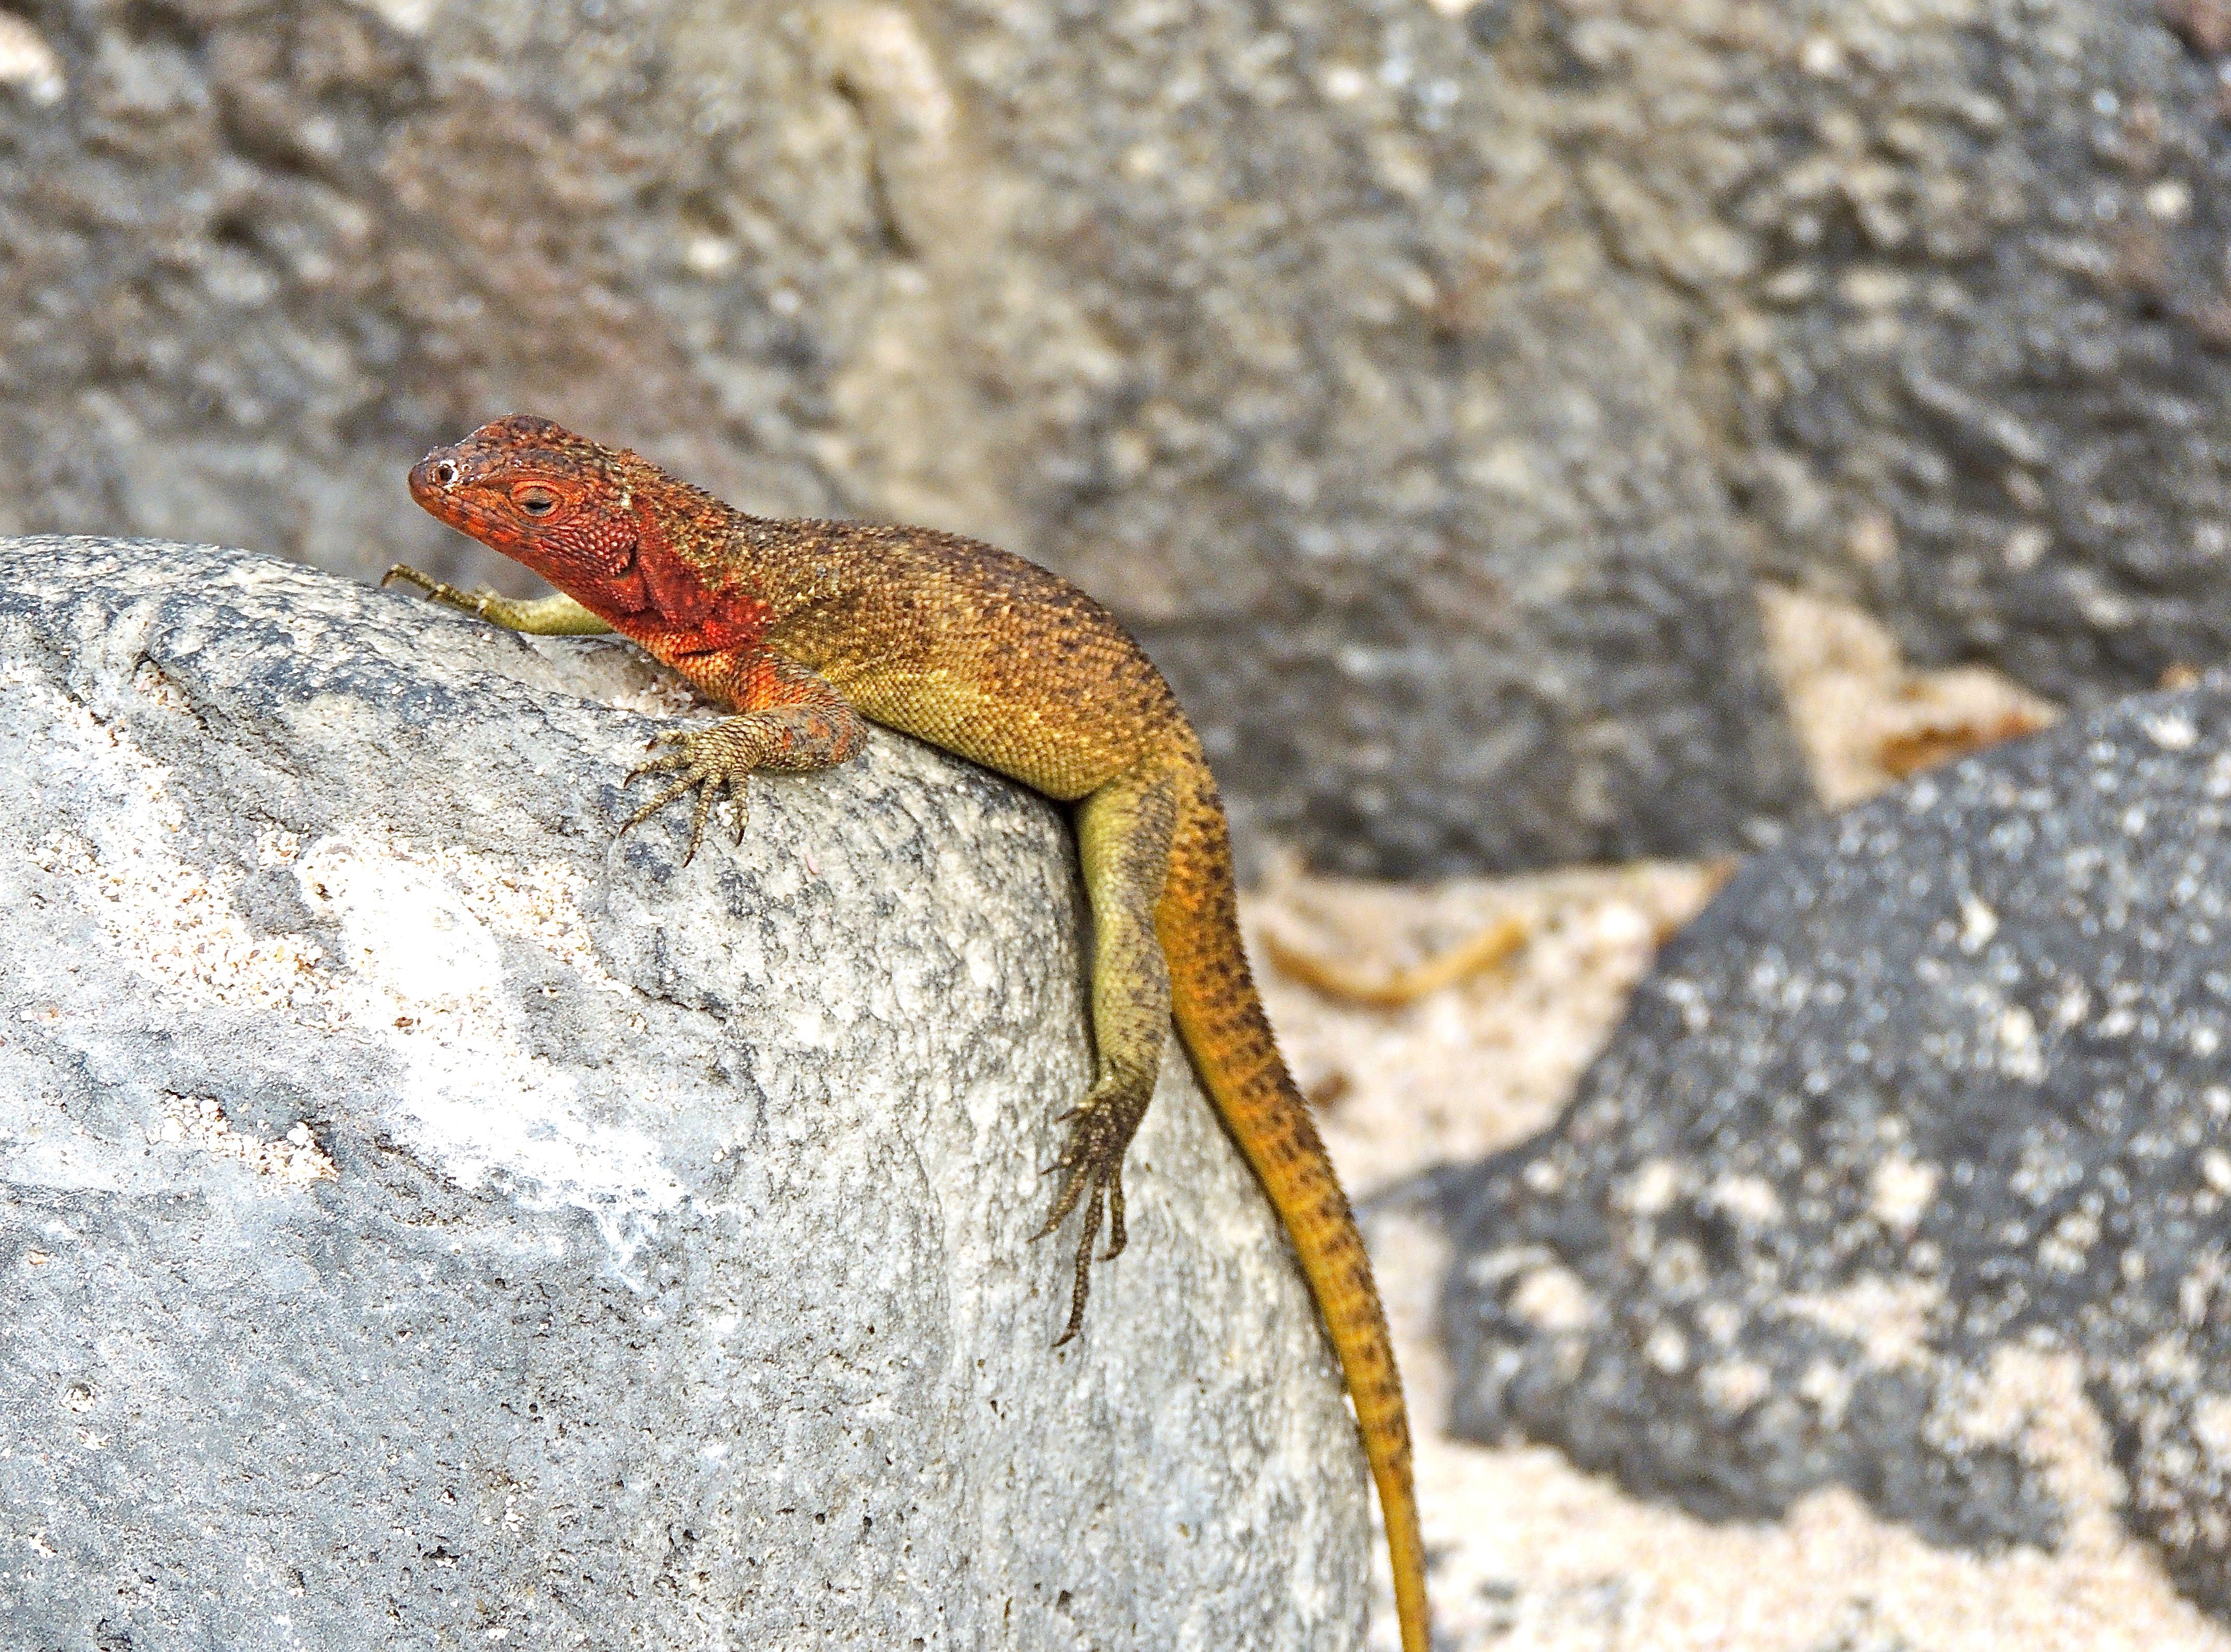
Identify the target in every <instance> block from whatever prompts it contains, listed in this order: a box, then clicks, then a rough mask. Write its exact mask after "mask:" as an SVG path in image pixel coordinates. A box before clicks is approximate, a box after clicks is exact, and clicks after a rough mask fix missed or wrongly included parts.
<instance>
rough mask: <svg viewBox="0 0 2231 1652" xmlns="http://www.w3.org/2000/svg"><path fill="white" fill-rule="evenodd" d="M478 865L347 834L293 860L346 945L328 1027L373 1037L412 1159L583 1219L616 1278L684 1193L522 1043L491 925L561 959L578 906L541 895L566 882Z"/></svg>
mask: <svg viewBox="0 0 2231 1652" xmlns="http://www.w3.org/2000/svg"><path fill="white" fill-rule="evenodd" d="M444 858H446V860H447V861H449V865H450V866H453V867H456V866H464V867H471V868H472V872H471V874H470V875H469V876H468V877H467V878H466V879H465V880H464V887H462V888H461V887H460V886H459V883H457V882H453V881H451V878H450V877H449V876H447V875H444V872H445V869H446V868H444V867H443V859H444ZM475 858H476V857H473V856H469V855H464V854H462V852H458V851H452V852H451V853H450V854H449V855H448V856H446V857H442V856H428V857H424V858H422V857H419V856H417V855H412V854H411V853H409V852H407V851H406V852H402V853H397V852H392V851H391V850H390V849H388V848H387V847H386V846H385V844H382V843H380V842H378V841H377V840H376V839H374V838H372V837H371V836H368V835H364V834H357V833H347V834H336V835H333V836H328V837H326V838H323V839H320V841H319V842H316V843H314V844H312V845H311V846H310V847H309V848H307V849H305V850H303V851H302V853H301V857H300V859H299V860H298V861H296V862H295V865H294V873H295V876H296V878H297V879H298V880H299V881H300V883H301V888H302V893H303V897H304V899H305V900H307V902H308V903H309V904H310V906H311V907H312V908H313V910H316V911H320V912H321V913H325V914H326V915H327V916H329V917H331V918H332V919H333V920H335V921H336V922H337V923H338V924H339V925H340V928H341V931H342V933H343V935H344V936H345V937H346V945H345V949H344V951H343V952H342V955H341V958H340V964H341V965H342V966H343V969H344V971H345V972H344V973H343V974H342V975H340V977H339V978H338V979H337V981H336V983H335V984H334V985H333V988H332V990H331V993H330V997H329V1000H328V1002H329V1003H330V1007H331V1010H332V1012H333V1024H334V1025H335V1027H336V1028H346V1029H355V1030H357V1031H359V1033H361V1034H363V1035H365V1036H371V1037H372V1038H375V1039H378V1041H379V1042H381V1043H382V1044H383V1045H384V1046H385V1048H386V1050H387V1052H388V1054H389V1055H391V1057H392V1058H393V1059H394V1061H395V1062H396V1064H397V1066H398V1068H399V1069H400V1071H401V1073H402V1074H403V1081H402V1083H401V1085H400V1086H399V1087H398V1091H397V1093H396V1094H395V1095H394V1096H393V1098H392V1099H391V1101H390V1103H389V1107H390V1108H391V1112H392V1113H393V1115H394V1116H395V1118H396V1120H398V1126H399V1129H400V1131H401V1133H402V1135H403V1136H404V1139H406V1140H407V1141H408V1142H409V1143H410V1145H411V1146H412V1147H413V1148H414V1149H415V1150H417V1151H419V1152H424V1153H426V1154H427V1155H429V1156H430V1158H433V1159H434V1160H435V1161H436V1162H437V1164H438V1165H440V1166H441V1167H442V1169H443V1171H445V1172H446V1173H447V1174H449V1176H451V1177H453V1178H456V1180H457V1182H458V1183H459V1184H462V1186H465V1187H468V1188H472V1187H477V1186H479V1185H480V1184H482V1182H483V1181H484V1180H486V1179H488V1178H492V1177H493V1178H501V1179H502V1180H503V1181H504V1182H505V1183H506V1184H508V1185H511V1186H512V1187H513V1189H514V1197H518V1198H520V1199H521V1202H522V1203H524V1204H527V1205H528V1206H529V1207H530V1208H540V1209H548V1208H552V1207H553V1206H556V1205H572V1206H574V1207H576V1208H578V1209H580V1210H585V1211H587V1212H588V1213H589V1214H590V1215H591V1216H593V1217H594V1218H595V1220H596V1223H597V1226H598V1230H599V1231H600V1232H602V1233H603V1235H604V1236H605V1241H606V1242H607V1243H609V1244H610V1245H611V1247H612V1249H613V1251H614V1253H615V1255H616V1257H617V1259H618V1265H619V1267H620V1268H622V1269H624V1268H626V1266H627V1264H628V1262H629V1261H630V1259H631V1258H632V1256H633V1255H634V1252H635V1250H636V1248H637V1246H638V1245H639V1244H640V1243H641V1242H643V1239H644V1238H645V1237H646V1236H647V1235H648V1233H649V1231H650V1227H651V1225H652V1224H653V1223H655V1221H656V1217H657V1216H658V1215H659V1214H660V1213H662V1212H663V1211H666V1210H671V1209H672V1208H674V1206H675V1205H676V1204H679V1203H680V1202H681V1199H682V1184H681V1183H680V1182H679V1181H678V1180H677V1179H676V1177H675V1175H674V1173H673V1171H672V1170H671V1169H670V1168H669V1166H668V1165H667V1163H666V1161H665V1158H664V1155H663V1152H661V1150H660V1148H659V1146H658V1145H657V1144H656V1142H655V1141H653V1140H652V1139H651V1138H650V1137H649V1136H648V1135H646V1134H644V1133H643V1132H642V1131H639V1130H636V1129H632V1128H630V1127H627V1126H615V1125H605V1124H597V1123H593V1122H592V1121H590V1120H588V1119H586V1118H585V1116H584V1114H583V1109H582V1107H581V1106H580V1099H581V1098H580V1083H579V1079H578V1078H577V1077H576V1075H575V1074H573V1073H572V1072H570V1071H566V1070H564V1069H561V1068H558V1067H556V1066H554V1065H553V1063H552V1062H549V1061H548V1060H546V1058H544V1057H542V1056H540V1055H534V1054H533V1053H532V1052H530V1051H529V1050H528V1049H527V1047H526V1044H525V1042H524V1040H523V1038H522V1036H521V1029H520V1026H519V1023H518V1013H517V1010H516V1008H515V1006H514V1003H513V1002H512V996H511V990H510V989H509V987H508V984H507V981H506V974H505V970H504V967H503V959H502V954H501V947H500V945H499V943H498V940H497V932H498V930H497V926H498V924H499V923H501V924H502V925H504V926H507V927H508V926H514V925H521V924H523V925H524V926H525V929H526V932H527V934H528V936H529V937H530V938H531V939H536V940H537V941H538V942H545V941H547V942H552V943H553V955H562V952H563V951H564V950H566V946H567V945H569V944H570V943H571V942H572V939H573V937H574V936H575V934H576V932H577V930H578V925H579V911H578V908H577V907H572V905H571V904H570V901H569V900H565V899H558V900H553V899H550V896H551V894H552V892H553V889H554V890H555V891H556V892H557V893H558V894H559V895H560V896H563V895H564V894H566V884H565V882H564V881H563V880H562V878H553V877H552V876H551V875H550V874H544V877H543V880H542V881H541V883H540V886H539V887H538V886H537V884H536V882H535V879H534V875H533V874H528V877H527V881H526V884H525V886H524V887H522V885H521V884H520V883H516V882H514V883H511V884H508V885H507V884H506V883H505V882H504V881H503V880H502V879H501V877H498V876H495V875H494V874H491V873H490V872H489V870H488V868H487V866H486V865H485V863H484V862H483V863H481V864H479V865H477V866H474V864H473V863H474V861H475ZM529 891H533V895H530V894H529V893H528V892H529ZM536 896H539V897H540V898H535V897H536ZM566 913H571V915H572V923H571V925H570V926H569V924H568V922H567V921H566V916H565V914H566ZM579 945H581V946H582V947H583V949H584V950H585V946H586V942H585V937H582V938H581V939H580V941H579ZM602 974H603V971H601V970H599V971H598V975H599V976H601V975H602ZM605 979H606V980H607V981H608V980H609V978H608V977H607V978H605ZM613 986H614V987H615V989H617V984H613ZM519 1184H525V1185H524V1186H521V1185H519Z"/></svg>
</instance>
